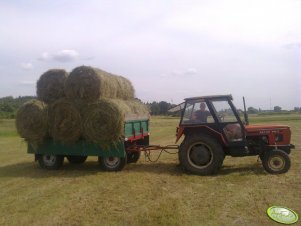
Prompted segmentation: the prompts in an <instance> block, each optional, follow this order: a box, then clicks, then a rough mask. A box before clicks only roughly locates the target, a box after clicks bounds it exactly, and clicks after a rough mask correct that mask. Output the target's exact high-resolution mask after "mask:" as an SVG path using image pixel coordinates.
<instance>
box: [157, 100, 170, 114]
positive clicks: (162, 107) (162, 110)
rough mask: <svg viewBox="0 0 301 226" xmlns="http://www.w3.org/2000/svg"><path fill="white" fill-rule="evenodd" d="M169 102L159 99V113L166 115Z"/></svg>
mask: <svg viewBox="0 0 301 226" xmlns="http://www.w3.org/2000/svg"><path fill="white" fill-rule="evenodd" d="M169 106H170V104H169V103H167V102H165V101H160V102H159V108H160V112H159V114H160V115H166V114H167V111H168V109H169Z"/></svg>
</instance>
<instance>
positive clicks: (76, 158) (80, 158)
mask: <svg viewBox="0 0 301 226" xmlns="http://www.w3.org/2000/svg"><path fill="white" fill-rule="evenodd" d="M66 158H67V159H68V161H69V162H70V163H71V164H82V163H84V162H85V161H86V159H87V156H77V155H67V156H66Z"/></svg>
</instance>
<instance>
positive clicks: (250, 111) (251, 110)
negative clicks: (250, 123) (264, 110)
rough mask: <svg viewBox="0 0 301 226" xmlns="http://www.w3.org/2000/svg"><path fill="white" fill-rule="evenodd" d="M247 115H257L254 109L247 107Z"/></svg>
mask: <svg viewBox="0 0 301 226" xmlns="http://www.w3.org/2000/svg"><path fill="white" fill-rule="evenodd" d="M248 113H250V114H256V113H258V110H257V109H256V108H254V107H248Z"/></svg>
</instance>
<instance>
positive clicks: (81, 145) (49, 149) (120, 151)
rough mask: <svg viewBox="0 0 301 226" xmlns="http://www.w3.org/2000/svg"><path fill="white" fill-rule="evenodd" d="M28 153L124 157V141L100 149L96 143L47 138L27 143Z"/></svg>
mask: <svg viewBox="0 0 301 226" xmlns="http://www.w3.org/2000/svg"><path fill="white" fill-rule="evenodd" d="M27 150H28V153H32V154H47V155H51V154H53V155H78V156H101V157H111V156H114V157H124V156H125V148H124V142H123V141H120V142H118V143H116V145H111V146H110V147H108V148H107V149H102V148H101V147H99V146H98V145H96V144H93V143H88V142H86V141H85V140H80V141H78V142H76V143H75V144H72V145H67V144H61V143H57V142H54V141H53V140H52V139H47V140H45V141H44V143H43V144H41V145H39V146H38V147H35V146H33V145H31V144H28V149H27Z"/></svg>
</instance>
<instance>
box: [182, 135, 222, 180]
mask: <svg viewBox="0 0 301 226" xmlns="http://www.w3.org/2000/svg"><path fill="white" fill-rule="evenodd" d="M224 157H225V153H224V151H223V149H222V147H221V145H220V144H219V143H218V142H217V141H216V140H215V139H213V138H211V137H209V136H205V135H197V134H195V135H191V136H189V135H188V136H187V137H186V138H185V140H184V141H183V143H182V144H181V145H180V150H179V161H180V164H181V166H182V167H183V168H184V170H186V171H188V172H190V173H194V174H198V175H211V174H214V173H216V172H217V171H218V170H219V169H220V168H221V166H222V164H223V160H224Z"/></svg>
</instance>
